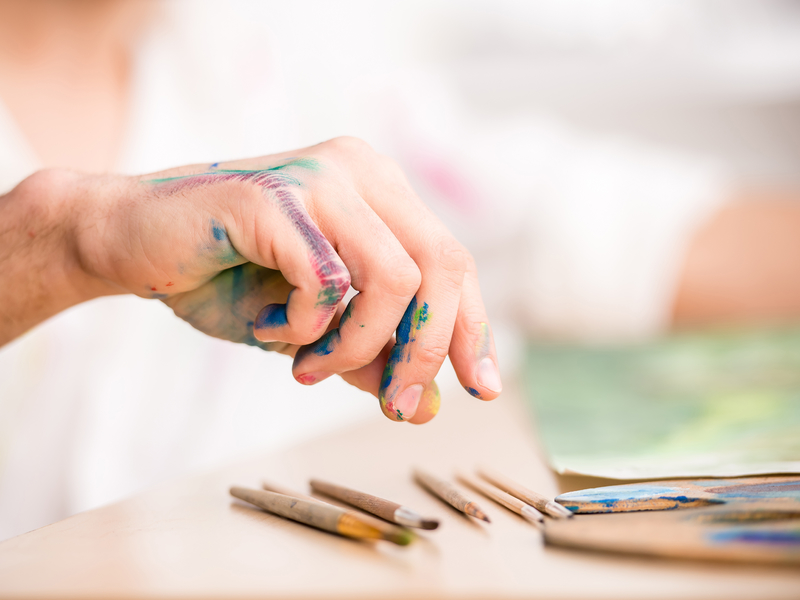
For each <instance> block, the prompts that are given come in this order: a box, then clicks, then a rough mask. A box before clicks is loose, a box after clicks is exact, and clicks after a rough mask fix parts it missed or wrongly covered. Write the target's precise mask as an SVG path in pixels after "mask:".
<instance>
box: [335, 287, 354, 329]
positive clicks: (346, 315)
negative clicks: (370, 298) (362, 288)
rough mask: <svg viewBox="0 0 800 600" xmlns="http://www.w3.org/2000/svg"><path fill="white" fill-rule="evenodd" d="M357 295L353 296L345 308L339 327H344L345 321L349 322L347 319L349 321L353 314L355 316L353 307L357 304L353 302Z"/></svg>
mask: <svg viewBox="0 0 800 600" xmlns="http://www.w3.org/2000/svg"><path fill="white" fill-rule="evenodd" d="M357 295H358V294H356V296H357ZM356 296H353V298H352V299H351V300H350V302H348V303H347V307H346V308H345V309H344V312H343V313H342V316H341V317H339V328H340V329H341V328H342V326H343V325H344V324H345V323H347V321H349V320H350V317H352V316H353V307H354V304H355V303H354V302H353V300H355V299H356Z"/></svg>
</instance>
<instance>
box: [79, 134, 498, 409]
mask: <svg viewBox="0 0 800 600" xmlns="http://www.w3.org/2000/svg"><path fill="white" fill-rule="evenodd" d="M92 189H93V188H91V186H90V185H89V183H88V178H87V182H86V189H85V192H86V193H85V197H86V198H87V200H86V201H87V202H88V205H89V206H90V208H91V210H89V211H87V214H88V217H87V222H85V223H82V224H81V226H80V227H79V235H78V242H77V248H78V253H79V260H80V263H81V264H82V265H83V266H84V268H85V269H86V270H88V271H89V272H90V274H91V275H92V276H93V277H96V278H97V279H99V280H102V281H103V282H106V284H107V285H108V286H109V289H110V290H114V291H116V292H125V291H127V292H133V293H135V294H138V295H140V296H143V297H149V298H157V299H160V300H162V301H164V302H165V303H166V304H167V305H169V306H170V307H172V309H173V310H174V311H175V313H176V314H177V315H178V316H180V317H181V318H183V319H185V320H187V321H188V322H189V323H191V324H192V325H193V326H195V327H196V328H198V329H200V330H201V331H203V332H205V333H208V334H209V335H213V336H216V337H220V338H224V339H228V340H233V341H236V342H243V343H247V344H251V345H256V346H260V347H262V348H265V349H274V350H278V351H281V352H284V353H287V354H290V355H293V356H294V357H295V359H294V366H293V373H294V376H295V378H296V379H297V380H298V381H299V382H300V383H303V384H306V385H310V384H313V383H316V382H318V381H321V380H323V379H325V378H327V377H328V376H330V375H332V374H339V375H341V376H342V377H343V378H344V379H345V380H347V381H349V382H350V383H352V384H354V385H356V386H357V387H359V388H361V389H364V390H367V391H369V392H371V393H373V394H374V395H376V396H377V397H378V398H379V400H380V405H381V408H382V410H383V412H384V414H386V416H387V417H389V418H390V419H393V420H397V421H410V422H412V423H424V422H426V421H429V420H430V419H431V418H433V416H434V415H435V414H436V412H437V411H438V409H439V392H438V389H437V387H436V384H435V382H434V381H433V379H434V376H435V375H436V373H437V372H438V370H439V368H440V367H441V365H442V362H443V361H444V359H445V357H446V356H447V355H448V354H449V355H450V358H451V361H452V363H453V366H454V367H455V370H456V373H457V374H458V377H459V379H460V381H461V383H462V385H463V386H464V387H465V388H466V389H467V391H469V392H470V393H471V394H472V395H473V396H475V397H477V398H481V399H484V400H491V399H493V398H495V397H496V396H497V395H498V394H499V393H500V391H501V383H500V376H499V372H498V368H497V357H496V354H495V350H494V345H493V341H492V334H491V330H490V328H489V325H488V320H487V318H486V314H485V310H484V307H483V303H482V300H481V295H480V290H479V288H478V281H477V277H476V273H475V269H474V263H473V261H472V258H471V257H470V255H469V254H468V253H467V251H466V250H465V249H464V248H463V247H462V246H461V245H460V244H459V243H458V242H456V240H455V239H454V238H453V237H452V236H451V235H450V233H449V232H448V231H447V230H446V229H445V228H444V226H443V225H442V224H441V223H440V222H439V221H438V220H437V219H436V217H434V216H433V214H432V213H431V212H430V211H429V210H428V209H427V208H426V207H425V205H424V204H423V203H422V202H421V201H420V199H419V198H418V197H417V196H416V195H415V194H414V192H413V191H412V190H411V188H410V186H409V184H408V182H407V180H406V178H405V176H404V175H403V174H402V172H401V171H400V169H399V168H398V167H397V166H396V165H395V164H394V163H393V162H392V161H390V160H389V159H387V158H386V157H383V156H380V155H378V154H376V153H375V152H374V151H373V150H372V149H371V148H370V147H369V146H367V145H366V144H365V143H363V142H360V141H359V140H355V139H351V138H337V139H335V140H331V141H329V142H325V143H323V144H320V145H318V146H314V147H311V148H306V149H303V150H298V151H295V152H291V153H285V154H280V155H273V156H268V157H262V158H259V159H253V160H246V161H236V162H226V163H214V164H212V165H195V166H190V167H183V168H178V169H173V170H170V171H165V172H162V173H158V174H154V175H149V176H144V177H139V178H122V177H119V178H112V179H110V180H108V181H106V183H105V185H104V186H101V191H100V192H97V191H92ZM351 285H352V287H353V289H355V290H356V291H357V292H358V293H357V294H356V295H355V296H354V297H353V298H352V300H350V302H349V303H348V304H347V306H346V307H345V306H343V305H342V300H343V298H344V296H345V293H346V292H347V291H348V290H349V288H350V286H351ZM395 332H396V335H395Z"/></svg>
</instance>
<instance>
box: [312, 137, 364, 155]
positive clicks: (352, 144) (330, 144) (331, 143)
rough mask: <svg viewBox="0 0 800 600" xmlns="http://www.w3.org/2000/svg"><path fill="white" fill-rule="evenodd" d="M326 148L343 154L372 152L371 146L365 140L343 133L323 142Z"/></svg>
mask: <svg viewBox="0 0 800 600" xmlns="http://www.w3.org/2000/svg"><path fill="white" fill-rule="evenodd" d="M324 146H325V147H326V148H329V149H331V150H333V151H334V152H337V153H338V152H341V153H344V154H359V155H361V154H367V153H373V152H374V151H373V149H372V146H370V145H369V144H368V143H367V142H365V141H364V140H362V139H361V138H357V137H353V136H349V135H343V136H339V137H335V138H333V139H331V140H328V141H327V142H325V143H324Z"/></svg>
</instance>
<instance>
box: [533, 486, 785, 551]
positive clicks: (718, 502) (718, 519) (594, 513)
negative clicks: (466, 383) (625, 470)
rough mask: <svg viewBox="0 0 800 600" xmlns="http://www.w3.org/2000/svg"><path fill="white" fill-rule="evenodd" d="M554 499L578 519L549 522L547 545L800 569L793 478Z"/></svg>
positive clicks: (622, 489) (609, 490) (601, 491)
mask: <svg viewBox="0 0 800 600" xmlns="http://www.w3.org/2000/svg"><path fill="white" fill-rule="evenodd" d="M556 501H557V502H559V503H560V504H562V505H564V506H566V507H567V508H569V509H570V510H572V511H573V512H574V513H575V514H576V515H578V516H576V517H575V518H573V519H565V520H552V521H548V523H547V527H546V529H545V540H546V541H547V542H548V543H549V544H554V545H559V546H569V547H579V548H587V549H595V550H607V551H615V552H627V553H636V554H649V555H656V556H671V557H682V558H703V559H715V560H735V561H746V562H766V563H800V477H749V478H742V479H703V480H682V481H655V482H650V483H637V484H628V485H615V486H608V487H602V488H594V489H589V490H582V491H578V492H570V493H567V494H562V495H561V496H559V497H558V498H556ZM682 509H691V510H682ZM654 511H658V512H654ZM607 513H612V514H607ZM581 515H586V516H581Z"/></svg>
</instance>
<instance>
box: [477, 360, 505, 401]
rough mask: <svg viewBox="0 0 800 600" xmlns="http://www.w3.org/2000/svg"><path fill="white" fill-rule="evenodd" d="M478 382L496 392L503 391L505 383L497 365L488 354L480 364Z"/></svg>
mask: <svg viewBox="0 0 800 600" xmlns="http://www.w3.org/2000/svg"><path fill="white" fill-rule="evenodd" d="M478 383H479V384H480V385H481V386H482V387H485V388H486V389H487V390H491V391H493V392H495V393H498V394H499V393H500V392H502V391H503V384H502V382H501V381H500V372H499V371H498V370H497V365H496V364H494V361H493V360H492V359H491V358H489V357H488V356H487V357H486V358H484V359H483V360H482V361H481V362H480V363H479V364H478Z"/></svg>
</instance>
